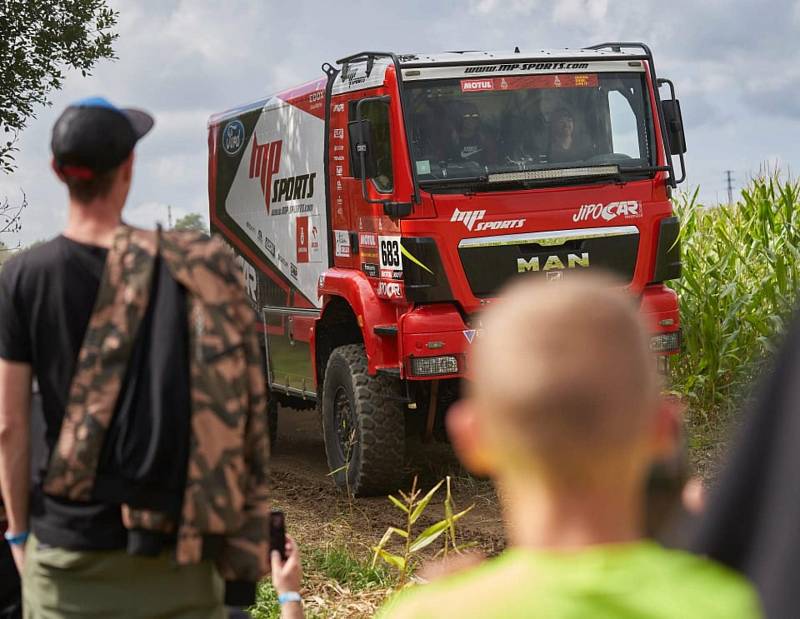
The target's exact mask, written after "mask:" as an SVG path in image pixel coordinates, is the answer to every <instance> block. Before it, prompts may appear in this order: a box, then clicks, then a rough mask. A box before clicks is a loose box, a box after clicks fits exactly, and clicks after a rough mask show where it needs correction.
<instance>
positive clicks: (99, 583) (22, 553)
mask: <svg viewBox="0 0 800 619" xmlns="http://www.w3.org/2000/svg"><path fill="white" fill-rule="evenodd" d="M152 125H153V119H152V117H151V116H150V115H149V114H147V113H145V112H142V111H139V110H122V109H119V108H117V107H115V106H113V105H112V104H110V103H109V102H108V101H106V100H104V99H99V98H94V99H85V100H83V101H80V102H78V103H76V104H74V105H72V106H70V107H68V108H67V109H66V110H65V111H64V113H63V114H62V115H61V116H60V117H59V119H58V121H57V122H56V124H55V126H54V128H53V135H52V143H51V146H52V151H53V162H52V167H53V170H54V171H55V173H56V175H57V176H58V177H59V179H60V180H61V181H62V182H64V183H65V185H66V186H67V189H68V191H69V204H68V221H67V226H66V228H65V229H64V231H63V233H62V234H61V235H59V236H57V237H56V238H54V239H52V240H51V241H48V242H47V243H44V244H42V245H40V246H38V247H36V248H33V249H30V250H28V251H25V252H23V253H22V254H20V255H18V256H15V257H14V258H12V259H10V260H9V261H7V262H6V263H5V265H4V266H3V269H2V271H0V489H2V497H3V500H4V502H5V506H6V511H7V516H8V530H7V532H6V534H5V537H6V539H7V540H8V542H9V544H10V545H11V550H12V552H13V555H14V560H15V562H16V564H17V567H18V568H19V570H20V572H21V573H22V576H23V577H22V582H23V601H24V604H25V606H26V614H28V613H30V614H31V615H32V616H48V617H51V616H52V617H60V616H88V615H95V616H115V617H121V616H125V615H126V614H128V613H131V612H133V609H136V613H135V614H137V616H156V615H157V616H171V617H178V616H179V617H221V616H223V613H224V607H223V605H222V592H223V582H222V580H221V578H220V576H219V574H218V573H217V571H216V568H215V567H214V566H213V564H212V563H211V562H210V561H203V562H202V563H200V564H197V565H191V566H181V567H179V568H178V567H175V566H174V565H173V563H172V561H171V559H170V557H169V556H168V554H167V553H163V554H162V555H160V556H158V557H153V558H151V557H142V556H134V555H130V554H128V553H127V552H126V545H127V533H126V529H125V527H124V526H123V523H122V518H121V514H120V506H119V505H112V504H104V503H99V502H75V501H70V500H67V499H62V498H56V497H53V496H49V495H47V494H45V493H44V492H42V487H41V486H42V480H43V478H44V476H45V474H46V470H47V465H48V462H49V459H50V453H51V451H52V450H53V448H54V445H55V444H56V441H57V439H58V436H59V431H60V428H61V422H62V419H63V417H64V409H65V405H66V403H67V398H68V395H69V390H70V383H71V380H72V376H73V373H74V370H75V365H76V361H77V357H78V353H79V351H80V349H81V345H82V342H83V337H84V334H85V332H86V329H87V325H88V323H89V319H90V317H91V315H92V310H93V307H94V303H95V298H96V296H97V292H98V288H99V285H100V281H101V278H102V275H103V270H104V266H105V260H106V255H107V253H108V247H109V246H110V244H111V240H112V238H113V235H114V232H115V230H116V229H117V227H118V226H119V225H120V222H121V212H122V209H123V206H124V204H125V201H126V199H127V196H128V192H129V189H130V186H131V179H132V173H133V149H134V146H135V144H136V142H137V141H138V140H139V139H140V138H141V137H143V136H144V135H145V134H146V133H147V132H148V131H149V130H150V129H151V127H152ZM187 363H188V361H187ZM34 378H35V379H36V381H37V382H38V386H39V390H40V392H41V407H38V406H37V407H34V408H33V409H32V408H31V384H32V381H33V379H34ZM98 551H103V552H98Z"/></svg>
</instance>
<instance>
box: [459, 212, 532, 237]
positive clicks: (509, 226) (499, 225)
mask: <svg viewBox="0 0 800 619" xmlns="http://www.w3.org/2000/svg"><path fill="white" fill-rule="evenodd" d="M485 216H486V211H485V210H480V211H459V210H458V209H454V210H453V215H452V216H451V217H450V221H452V222H456V221H460V222H461V223H462V224H464V226H465V227H466V228H467V230H469V231H470V232H472V231H473V230H475V231H476V232H480V231H482V230H514V229H515V228H522V227H523V226H524V225H525V219H501V220H500V221H482V220H483V218H484V217H485Z"/></svg>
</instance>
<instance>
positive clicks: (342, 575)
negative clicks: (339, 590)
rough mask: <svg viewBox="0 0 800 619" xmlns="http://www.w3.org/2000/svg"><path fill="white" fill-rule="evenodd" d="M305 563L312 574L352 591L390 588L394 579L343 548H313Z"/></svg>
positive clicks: (381, 569) (382, 569)
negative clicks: (314, 573) (317, 574)
mask: <svg viewBox="0 0 800 619" xmlns="http://www.w3.org/2000/svg"><path fill="white" fill-rule="evenodd" d="M307 562H308V569H309V570H311V571H312V572H316V573H319V574H320V575H322V576H324V577H325V578H327V579H330V580H334V581H336V582H337V583H338V584H340V585H343V586H346V587H349V588H350V589H352V590H354V591H364V590H366V589H372V588H374V587H382V588H385V587H391V586H393V584H394V578H393V577H392V575H391V574H390V573H389V572H388V571H387V570H386V569H385V568H383V567H382V566H380V565H378V566H376V565H372V564H371V563H370V562H369V561H363V560H362V559H359V558H358V557H356V556H354V555H353V553H352V552H350V550H349V549H347V548H346V547H344V546H330V547H328V548H315V549H314V550H313V551H312V552H311V554H310V556H309V557H308V560H307Z"/></svg>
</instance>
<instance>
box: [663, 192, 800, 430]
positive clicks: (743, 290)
mask: <svg viewBox="0 0 800 619" xmlns="http://www.w3.org/2000/svg"><path fill="white" fill-rule="evenodd" d="M799 198H800V184H798V183H797V182H794V181H791V180H784V179H781V178H780V177H778V176H771V177H763V178H757V179H755V180H753V181H751V183H750V184H749V185H748V186H747V187H746V188H745V189H744V190H742V192H741V195H740V196H739V199H738V201H737V203H736V204H734V205H731V206H727V205H722V206H718V207H711V208H708V207H704V206H702V205H701V204H698V202H697V192H696V191H695V193H694V194H684V195H682V196H679V197H678V198H677V199H676V209H677V211H678V214H679V216H680V217H681V224H682V232H681V235H682V236H681V253H682V259H683V276H682V278H681V279H680V280H676V281H675V282H673V286H674V288H675V289H676V290H677V292H678V294H679V295H680V304H681V320H682V323H683V335H684V349H683V353H682V355H681V356H680V359H678V360H677V362H676V364H675V366H674V373H673V378H674V387H675V389H677V390H678V391H679V392H681V393H683V394H685V396H686V397H687V398H688V400H689V403H690V410H691V411H692V414H693V415H694V418H693V419H692V420H691V421H692V422H693V423H695V424H699V425H700V426H706V427H709V426H710V427H719V426H720V425H721V424H723V423H724V422H725V421H727V414H728V413H729V412H730V411H735V410H736V409H737V408H739V407H740V405H741V402H740V401H739V400H740V398H741V397H742V395H743V394H744V393H745V390H746V388H747V386H748V385H750V384H751V382H752V380H753V379H754V377H755V376H756V375H757V373H758V371H759V370H760V368H761V367H762V366H763V364H764V362H765V361H767V360H768V359H769V357H770V353H771V352H772V351H773V350H774V348H775V346H776V345H777V343H778V341H779V337H780V335H781V334H782V333H783V332H784V329H785V326H786V324H787V321H788V320H789V318H790V317H791V315H792V311H793V309H794V307H795V302H796V292H797V290H798V284H799V283H800V201H799Z"/></svg>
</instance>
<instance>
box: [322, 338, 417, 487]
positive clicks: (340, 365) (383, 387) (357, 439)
mask: <svg viewBox="0 0 800 619" xmlns="http://www.w3.org/2000/svg"><path fill="white" fill-rule="evenodd" d="M399 395H400V381H399V380H397V379H394V378H391V377H389V376H383V375H378V376H370V375H369V374H368V373H367V356H366V353H365V352H364V346H363V345H361V344H348V345H347V346H339V347H338V348H335V349H334V350H333V352H332V353H331V356H330V358H329V359H328V365H327V367H326V369H325V380H324V383H323V389H322V432H323V437H324V439H325V454H326V455H327V457H328V467H329V468H330V470H331V471H335V472H334V473H333V475H332V477H333V480H334V482H336V485H337V486H339V487H340V488H343V489H346V490H348V491H349V492H351V493H352V494H353V496H373V495H377V494H386V493H388V492H395V491H396V490H397V489H398V488H400V487H402V482H403V459H404V456H405V428H404V420H403V405H402V402H401V400H400V398H399Z"/></svg>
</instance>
